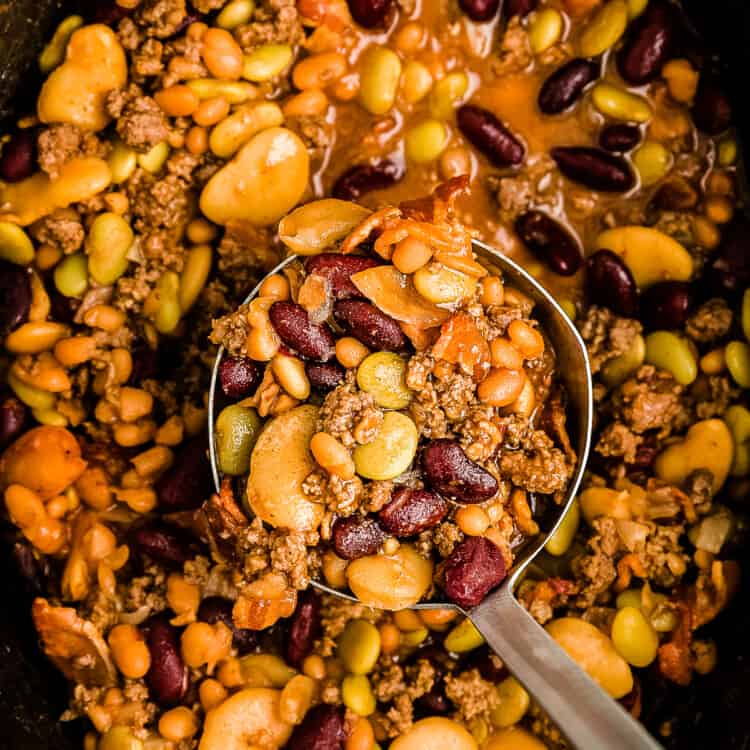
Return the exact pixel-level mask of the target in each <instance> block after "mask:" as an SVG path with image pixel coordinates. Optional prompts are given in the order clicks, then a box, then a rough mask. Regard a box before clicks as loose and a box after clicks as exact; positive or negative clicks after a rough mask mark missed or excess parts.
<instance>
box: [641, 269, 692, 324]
mask: <svg viewBox="0 0 750 750" xmlns="http://www.w3.org/2000/svg"><path fill="white" fill-rule="evenodd" d="M693 301H694V298H693V289H692V286H691V285H690V284H689V283H688V282H686V281H661V282H659V283H658V284H654V285H653V286H650V287H649V288H648V289H646V291H645V292H643V294H642V295H641V322H642V323H643V325H644V326H645V327H646V328H648V329H651V330H654V329H658V330H661V329H664V328H682V326H683V325H684V324H685V321H686V320H687V319H688V315H689V314H690V311H691V309H692V307H693Z"/></svg>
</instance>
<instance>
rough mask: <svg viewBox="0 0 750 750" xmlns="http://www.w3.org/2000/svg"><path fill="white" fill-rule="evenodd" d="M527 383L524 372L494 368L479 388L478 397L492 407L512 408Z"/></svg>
mask: <svg viewBox="0 0 750 750" xmlns="http://www.w3.org/2000/svg"><path fill="white" fill-rule="evenodd" d="M525 382H526V376H525V375H524V373H523V370H509V369H507V368H505V367H498V368H493V369H492V370H490V373H489V375H487V377H486V378H485V379H484V380H483V381H482V382H481V383H480V384H479V386H478V387H477V396H478V397H479V400H480V401H481V402H482V403H485V404H490V405H491V406H510V405H511V404H512V403H513V402H514V401H515V400H516V399H517V398H518V397H519V396H520V395H521V391H522V389H523V386H524V383H525Z"/></svg>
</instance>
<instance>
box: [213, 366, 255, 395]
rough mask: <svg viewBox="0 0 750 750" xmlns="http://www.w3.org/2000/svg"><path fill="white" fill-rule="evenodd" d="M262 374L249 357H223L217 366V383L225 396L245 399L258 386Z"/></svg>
mask: <svg viewBox="0 0 750 750" xmlns="http://www.w3.org/2000/svg"><path fill="white" fill-rule="evenodd" d="M262 377H263V376H262V373H261V371H260V368H259V367H258V365H257V364H256V363H255V362H253V360H252V359H250V358H249V357H224V359H222V361H221V364H220V365H219V383H220V384H221V390H222V391H223V392H224V395H225V396H229V398H245V397H246V396H249V395H250V394H251V393H252V392H253V391H254V390H255V389H256V388H257V387H258V386H259V385H260V381H261V379H262Z"/></svg>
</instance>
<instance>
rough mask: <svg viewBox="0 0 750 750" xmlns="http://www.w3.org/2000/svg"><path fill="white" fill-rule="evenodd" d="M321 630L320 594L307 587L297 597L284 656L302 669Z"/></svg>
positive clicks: (285, 643)
mask: <svg viewBox="0 0 750 750" xmlns="http://www.w3.org/2000/svg"><path fill="white" fill-rule="evenodd" d="M320 632H321V625H320V595H319V594H318V592H317V591H315V589H307V590H306V591H303V592H302V593H300V595H299V597H298V599H297V608H296V609H295V610H294V614H293V615H292V617H291V622H290V625H289V632H288V633H287V637H286V639H285V640H284V657H285V658H286V660H287V662H289V664H291V665H292V666H293V667H296V668H297V669H300V668H301V666H302V662H303V661H304V659H305V657H306V656H307V655H308V654H310V653H312V649H313V645H314V643H315V640H316V638H318V637H319V635H320Z"/></svg>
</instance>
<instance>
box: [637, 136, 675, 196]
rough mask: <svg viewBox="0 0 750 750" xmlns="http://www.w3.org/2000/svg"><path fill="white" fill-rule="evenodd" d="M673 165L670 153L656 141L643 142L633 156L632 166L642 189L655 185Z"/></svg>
mask: <svg viewBox="0 0 750 750" xmlns="http://www.w3.org/2000/svg"><path fill="white" fill-rule="evenodd" d="M673 163H674V157H673V156H672V153H671V152H670V151H669V150H668V149H667V148H666V147H665V146H663V145H662V144H661V143H659V142H657V141H645V142H644V143H643V145H642V146H641V147H640V148H639V149H638V150H637V151H636V152H635V153H634V154H633V166H634V167H635V169H636V172H638V176H639V177H640V180H641V185H643V186H644V187H650V186H651V185H655V184H656V183H657V182H659V180H661V179H663V178H664V177H666V175H667V173H668V172H669V170H670V169H671V167H672V164H673Z"/></svg>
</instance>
